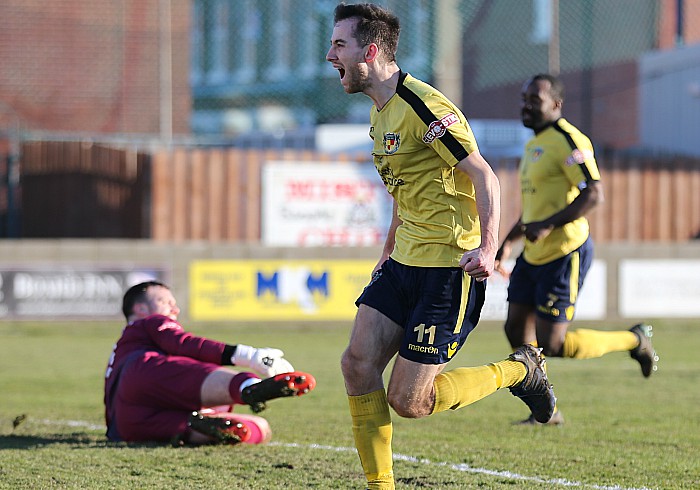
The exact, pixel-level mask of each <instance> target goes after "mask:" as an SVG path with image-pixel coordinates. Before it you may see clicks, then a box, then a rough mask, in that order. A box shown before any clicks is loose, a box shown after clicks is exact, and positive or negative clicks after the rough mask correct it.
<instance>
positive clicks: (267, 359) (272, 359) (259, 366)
mask: <svg viewBox="0 0 700 490" xmlns="http://www.w3.org/2000/svg"><path fill="white" fill-rule="evenodd" d="M282 356H284V352H282V351H281V350H279V349H273V348H270V347H262V348H260V349H258V348H255V347H251V346H249V345H244V344H238V345H237V346H236V350H235V352H234V353H233V355H232V356H231V362H232V363H233V364H234V365H235V366H243V367H248V368H250V369H252V370H253V371H255V372H256V373H258V374H260V375H261V376H262V377H264V378H270V377H272V376H275V375H277V374H281V373H289V372H292V371H294V367H293V366H292V365H291V364H290V363H289V361H287V360H286V359H285V358H284V357H282Z"/></svg>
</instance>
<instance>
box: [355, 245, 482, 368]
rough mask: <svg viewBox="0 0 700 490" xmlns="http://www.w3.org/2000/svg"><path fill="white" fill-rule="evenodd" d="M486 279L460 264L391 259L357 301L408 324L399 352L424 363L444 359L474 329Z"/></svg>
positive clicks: (400, 322) (457, 348)
mask: <svg viewBox="0 0 700 490" xmlns="http://www.w3.org/2000/svg"><path fill="white" fill-rule="evenodd" d="M485 295H486V281H483V282H479V281H476V280H475V279H473V278H471V277H469V276H468V275H467V274H466V273H465V272H464V271H463V270H462V269H460V268H459V267H412V266H407V265H403V264H400V263H398V262H396V261H395V260H393V259H391V258H390V259H389V260H387V261H386V262H384V264H383V265H382V267H381V269H380V270H378V271H377V272H376V273H375V275H374V276H373V277H372V280H371V281H370V283H369V285H367V287H365V290H364V291H363V292H362V294H361V295H360V297H359V298H358V299H357V301H356V302H355V304H356V305H357V306H359V305H360V304H365V305H367V306H370V307H372V308H374V309H375V310H377V311H379V312H381V313H382V314H384V315H385V316H387V317H388V318H390V319H391V320H392V321H394V322H395V323H397V324H399V325H400V326H401V327H403V329H404V337H403V342H402V343H401V347H400V349H399V355H400V356H401V357H403V358H405V359H409V360H411V361H415V362H419V363H421V364H444V363H446V362H447V361H449V360H450V359H452V357H454V355H455V354H456V353H457V351H459V349H460V348H461V347H462V345H463V344H464V341H465V340H467V336H468V335H469V333H470V332H471V331H472V330H474V328H475V327H476V324H477V322H478V321H479V316H480V315H481V307H482V306H483V305H484V298H485Z"/></svg>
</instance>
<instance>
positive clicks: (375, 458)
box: [348, 389, 394, 490]
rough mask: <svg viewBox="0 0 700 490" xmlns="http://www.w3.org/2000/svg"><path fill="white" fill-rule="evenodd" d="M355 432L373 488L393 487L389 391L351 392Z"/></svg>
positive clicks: (359, 452)
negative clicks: (359, 393) (355, 394)
mask: <svg viewBox="0 0 700 490" xmlns="http://www.w3.org/2000/svg"><path fill="white" fill-rule="evenodd" d="M348 400H349V402H350V416H351V417H352V432H353V435H354V436H355V446H356V447H357V452H358V454H359V455H360V462H361V463H362V468H363V469H364V471H365V476H366V477H367V488H369V489H370V490H393V489H394V472H393V469H392V459H391V434H392V426H391V415H390V414H389V403H388V402H387V400H386V392H385V391H384V390H383V389H382V390H377V391H373V392H372V393H367V394H366V395H359V396H348Z"/></svg>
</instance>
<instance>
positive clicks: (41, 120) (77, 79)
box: [0, 0, 191, 134]
mask: <svg viewBox="0 0 700 490" xmlns="http://www.w3.org/2000/svg"><path fill="white" fill-rule="evenodd" d="M171 4H172V7H171V8H172V19H173V22H172V52H173V68H172V75H173V76H172V78H173V81H174V82H173V90H172V103H173V132H174V133H185V132H188V131H189V129H188V128H189V111H190V109H189V108H190V105H191V104H190V93H189V87H188V83H187V82H188V71H189V67H188V63H189V61H188V60H189V58H188V47H189V44H188V43H189V41H188V40H189V2H188V1H186V0H172V2H171ZM158 6H159V1H158V0H122V1H113V0H91V1H89V2H85V1H81V0H54V1H50V2H46V1H40V0H4V1H3V2H2V3H0V59H2V65H3V66H2V69H1V70H0V113H2V112H7V111H11V112H14V113H15V114H16V115H17V116H18V117H19V119H20V122H21V126H22V128H24V129H40V130H46V131H58V132H88V133H156V134H157V133H159V131H160V117H159V116H160V87H161V83H160V78H159V33H158V29H159V21H158V19H159V12H158Z"/></svg>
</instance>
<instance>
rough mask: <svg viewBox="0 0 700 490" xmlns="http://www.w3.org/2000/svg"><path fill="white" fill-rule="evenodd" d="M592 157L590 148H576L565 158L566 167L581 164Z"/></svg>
mask: <svg viewBox="0 0 700 490" xmlns="http://www.w3.org/2000/svg"><path fill="white" fill-rule="evenodd" d="M590 158H593V152H592V151H590V150H583V151H582V150H579V149H578V148H576V149H575V150H574V151H572V152H571V155H569V157H568V158H567V159H566V165H567V167H570V166H572V165H581V164H582V163H583V162H585V161H586V160H588V159H590Z"/></svg>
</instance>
